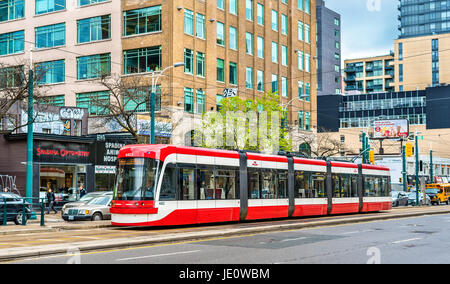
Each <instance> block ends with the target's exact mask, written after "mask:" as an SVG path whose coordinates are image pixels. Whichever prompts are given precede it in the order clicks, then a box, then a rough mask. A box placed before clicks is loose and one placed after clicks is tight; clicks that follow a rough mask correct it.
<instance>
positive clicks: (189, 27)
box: [184, 9, 194, 36]
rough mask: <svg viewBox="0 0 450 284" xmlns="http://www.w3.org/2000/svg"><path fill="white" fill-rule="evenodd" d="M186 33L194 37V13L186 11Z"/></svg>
mask: <svg viewBox="0 0 450 284" xmlns="http://www.w3.org/2000/svg"><path fill="white" fill-rule="evenodd" d="M184 33H185V34H188V35H191V36H193V35H194V12H192V11H191V10H188V9H184Z"/></svg>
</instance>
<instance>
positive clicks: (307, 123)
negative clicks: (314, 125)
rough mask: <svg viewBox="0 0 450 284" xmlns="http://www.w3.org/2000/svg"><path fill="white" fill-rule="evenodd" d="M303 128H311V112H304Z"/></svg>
mask: <svg viewBox="0 0 450 284" xmlns="http://www.w3.org/2000/svg"><path fill="white" fill-rule="evenodd" d="M305 130H311V113H309V112H307V111H306V112H305Z"/></svg>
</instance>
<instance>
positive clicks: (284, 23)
mask: <svg viewBox="0 0 450 284" xmlns="http://www.w3.org/2000/svg"><path fill="white" fill-rule="evenodd" d="M287 32H288V18H287V16H286V15H285V14H281V33H282V34H284V35H287Z"/></svg>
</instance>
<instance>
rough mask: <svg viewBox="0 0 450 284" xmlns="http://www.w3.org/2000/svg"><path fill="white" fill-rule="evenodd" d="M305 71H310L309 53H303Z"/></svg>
mask: <svg viewBox="0 0 450 284" xmlns="http://www.w3.org/2000/svg"><path fill="white" fill-rule="evenodd" d="M305 71H306V72H311V55H309V54H308V53H305Z"/></svg>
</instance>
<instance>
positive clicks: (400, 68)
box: [398, 64, 403, 82]
mask: <svg viewBox="0 0 450 284" xmlns="http://www.w3.org/2000/svg"><path fill="white" fill-rule="evenodd" d="M398 81H399V82H403V64H399V65H398Z"/></svg>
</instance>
